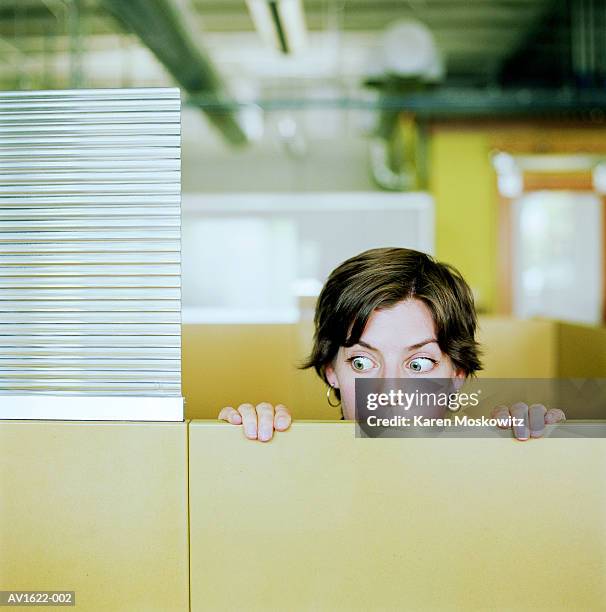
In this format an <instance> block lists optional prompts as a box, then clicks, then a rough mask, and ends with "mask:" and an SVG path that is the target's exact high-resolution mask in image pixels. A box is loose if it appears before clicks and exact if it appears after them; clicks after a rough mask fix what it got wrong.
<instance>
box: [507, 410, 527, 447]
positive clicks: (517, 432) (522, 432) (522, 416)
mask: <svg viewBox="0 0 606 612" xmlns="http://www.w3.org/2000/svg"><path fill="white" fill-rule="evenodd" d="M509 412H510V414H511V416H512V417H514V418H515V419H516V420H515V421H514V425H513V435H514V436H515V437H516V438H517V439H518V440H528V438H530V427H529V423H528V405H527V404H525V403H524V402H517V403H516V404H514V405H513V406H512V407H511V408H510V410H509ZM520 423H521V424H520Z"/></svg>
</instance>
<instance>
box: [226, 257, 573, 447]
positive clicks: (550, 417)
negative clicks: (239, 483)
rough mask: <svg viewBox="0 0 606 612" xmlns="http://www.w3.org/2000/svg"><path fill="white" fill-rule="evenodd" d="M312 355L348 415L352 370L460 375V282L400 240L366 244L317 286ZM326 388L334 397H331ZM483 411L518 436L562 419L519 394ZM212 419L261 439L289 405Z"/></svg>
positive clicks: (463, 337) (471, 324)
mask: <svg viewBox="0 0 606 612" xmlns="http://www.w3.org/2000/svg"><path fill="white" fill-rule="evenodd" d="M314 323H315V333H314V344H313V349H312V352H311V355H310V357H309V359H308V360H307V362H306V363H305V364H304V366H303V367H304V368H310V367H313V368H315V370H316V372H317V373H318V375H319V376H320V377H321V378H322V379H323V380H324V382H326V384H327V400H328V402H329V403H331V405H334V403H333V402H334V401H337V402H340V403H341V411H342V417H343V418H345V419H348V420H353V419H354V418H355V379H356V377H359V376H364V377H380V378H407V377H428V378H429V377H430V378H450V379H453V380H454V381H455V383H456V382H459V383H460V382H462V381H464V380H465V379H466V378H467V377H470V376H473V375H474V374H475V372H477V371H478V370H480V369H481V363H480V358H479V352H480V351H479V347H478V343H477V342H476V339H475V334H476V328H477V318H476V312H475V307H474V304H473V296H472V293H471V290H470V289H469V286H468V285H467V283H466V282H465V281H464V280H463V278H462V277H461V275H460V274H459V273H458V272H457V271H456V270H455V269H454V268H452V267H451V266H449V265H446V264H443V263H439V262H436V261H435V260H434V259H433V258H432V257H430V256H428V255H426V254H425V253H421V252H419V251H414V250H411V249H403V248H381V249H371V250H369V251H365V252H363V253H361V254H359V255H356V256H355V257H352V258H350V259H348V260H347V261H345V262H344V263H342V264H341V265H340V266H338V267H337V268H336V269H335V270H334V271H333V272H332V273H331V274H330V276H329V277H328V280H327V281H326V284H325V285H324V287H323V289H322V291H321V293H320V296H319V298H318V303H317V306H316V312H315V317H314ZM331 395H334V397H335V398H336V400H332V399H331ZM491 416H492V417H494V418H498V419H505V418H507V417H510V416H511V417H517V418H518V419H522V422H523V425H520V426H515V427H513V432H514V435H515V437H516V438H517V439H518V440H528V439H529V438H531V437H533V438H534V437H541V436H542V435H543V432H544V429H545V425H546V424H550V423H557V422H559V421H562V420H564V419H565V416H564V413H563V412H562V411H561V410H554V409H552V410H546V408H545V407H544V406H543V405H540V404H533V405H531V406H530V407H528V406H527V405H526V404H523V403H518V404H514V405H513V406H511V407H507V406H498V407H496V408H495V409H494V410H493V412H492V415H491ZM219 419H222V420H225V421H227V422H229V423H232V424H234V425H243V427H244V433H245V435H246V437H247V438H249V439H252V440H254V439H257V440H260V441H262V442H265V441H268V440H270V439H271V438H272V436H273V432H274V430H276V431H284V430H286V429H288V427H289V426H290V423H291V420H292V419H291V415H290V413H289V411H288V409H287V408H286V407H285V406H284V405H282V404H278V405H277V406H275V407H274V406H272V405H271V404H269V403H266V402H263V403H261V404H258V405H257V406H254V405H252V404H248V403H245V404H241V405H240V406H239V407H238V408H237V409H234V408H233V407H231V406H227V407H225V408H223V409H222V410H221V412H220V413H219Z"/></svg>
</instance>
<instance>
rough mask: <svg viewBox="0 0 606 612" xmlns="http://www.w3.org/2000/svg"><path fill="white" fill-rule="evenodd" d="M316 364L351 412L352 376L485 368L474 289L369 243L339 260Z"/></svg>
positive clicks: (311, 363) (440, 374)
mask: <svg viewBox="0 0 606 612" xmlns="http://www.w3.org/2000/svg"><path fill="white" fill-rule="evenodd" d="M314 322H315V334H314V345H313V349H312V352H311V355H310V357H309V359H308V360H307V362H306V363H305V365H304V367H314V368H315V370H316V372H317V373H318V374H319V375H320V376H321V377H322V378H323V379H324V381H325V382H326V383H327V384H329V385H331V386H332V387H334V388H335V391H336V395H337V397H340V398H341V401H342V406H343V412H344V415H345V417H346V418H353V414H354V407H355V403H354V402H355V383H354V381H355V378H356V377H358V376H373V377H381V378H401V377H407V376H428V377H433V378H465V377H467V376H471V375H473V374H474V372H476V371H477V370H479V369H481V364H480V359H479V347H478V344H477V342H476V340H475V333H476V326H477V320H476V313H475V308H474V304H473V295H472V293H471V290H470V289H469V287H468V285H467V283H466V282H465V281H464V280H463V278H462V277H461V275H460V274H459V273H458V272H457V271H456V270H455V269H454V268H452V267H451V266H448V265H446V264H442V263H438V262H436V261H435V260H434V259H433V258H432V257H430V256H429V255H426V254H425V253H421V252H419V251H414V250H411V249H403V248H382V249H371V250H369V251H365V252H364V253H360V254H359V255H356V256H355V257H352V258H350V259H348V260H347V261H345V262H343V263H342V264H341V265H340V266H338V267H337V268H336V269H335V270H333V272H332V273H331V275H330V276H329V277H328V280H327V281H326V284H325V285H324V287H323V289H322V291H321V293H320V296H319V298H318V302H317V305H316V313H315V318H314Z"/></svg>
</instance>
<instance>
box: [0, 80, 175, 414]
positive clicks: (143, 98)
mask: <svg viewBox="0 0 606 612" xmlns="http://www.w3.org/2000/svg"><path fill="white" fill-rule="evenodd" d="M180 236H181V204H180V96H179V90H178V89H124V90H121V89H114V90H73V91H33V92H8V93H0V418H63V419H69V418H73V419H95V420H97V419H120V420H130V419H141V420H181V419H182V413H183V401H182V398H181V261H180V251H181V244H180Z"/></svg>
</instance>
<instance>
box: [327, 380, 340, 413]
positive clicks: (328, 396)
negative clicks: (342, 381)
mask: <svg viewBox="0 0 606 612" xmlns="http://www.w3.org/2000/svg"><path fill="white" fill-rule="evenodd" d="M331 389H334V387H333V386H332V385H328V387H327V388H326V401H327V402H328V405H329V406H330V407H331V408H336V407H337V406H340V405H341V400H339V401H338V402H337V403H336V404H333V403H332V402H331V401H330V390H331ZM335 397H336V396H335Z"/></svg>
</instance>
